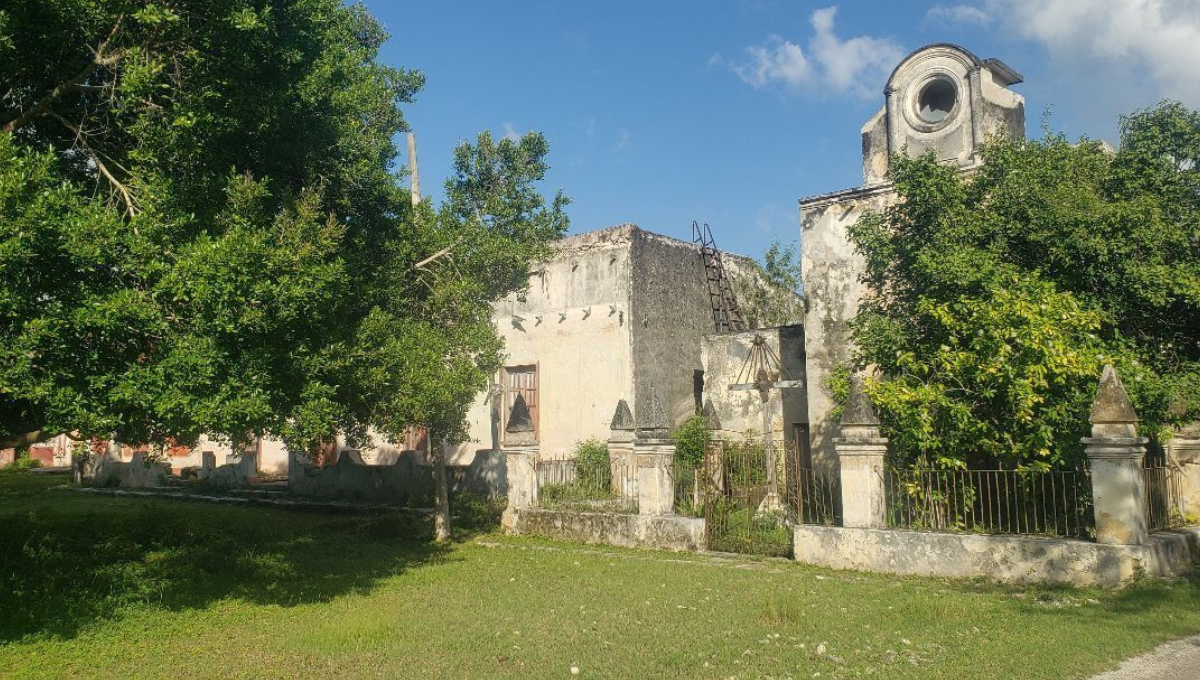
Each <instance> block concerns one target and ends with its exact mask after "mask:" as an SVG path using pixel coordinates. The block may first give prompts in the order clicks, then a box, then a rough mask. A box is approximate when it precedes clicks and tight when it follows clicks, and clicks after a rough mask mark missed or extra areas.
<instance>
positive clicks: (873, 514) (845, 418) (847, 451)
mask: <svg viewBox="0 0 1200 680" xmlns="http://www.w3.org/2000/svg"><path fill="white" fill-rule="evenodd" d="M841 434H842V436H841V437H838V438H837V439H834V440H833V445H834V448H835V450H836V451H837V456H838V464H839V466H840V468H841V469H840V472H841V486H842V526H844V527H855V528H862V529H881V528H884V527H886V526H887V517H886V507H887V506H886V500H885V499H884V493H885V489H884V482H883V475H884V457H885V456H886V455H887V444H888V440H887V439H886V438H885V437H882V436H880V434H879V417H878V416H876V415H875V409H874V407H872V406H871V400H870V399H868V398H867V394H866V392H865V391H864V390H863V375H862V374H855V375H853V376H852V377H851V379H850V398H849V399H848V400H847V402H846V409H845V411H844V412H843V413H842V433H841Z"/></svg>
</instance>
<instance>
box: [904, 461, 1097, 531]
mask: <svg viewBox="0 0 1200 680" xmlns="http://www.w3.org/2000/svg"><path fill="white" fill-rule="evenodd" d="M884 490H885V497H886V500H887V524H888V526H889V527H894V528H901V529H924V530H932V531H967V532H975V533H984V534H1037V535H1044V536H1071V537H1078V538H1084V537H1087V536H1089V535H1091V534H1092V533H1094V530H1093V525H1094V521H1093V517H1092V505H1091V480H1090V478H1089V476H1088V473H1087V471H1086V470H1085V469H1077V470H1049V471H1034V470H912V469H891V470H888V471H887V472H886V474H885V476H884Z"/></svg>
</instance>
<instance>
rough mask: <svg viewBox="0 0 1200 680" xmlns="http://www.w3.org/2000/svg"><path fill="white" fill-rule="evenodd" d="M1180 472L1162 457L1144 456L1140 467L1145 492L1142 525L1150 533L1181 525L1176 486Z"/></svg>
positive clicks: (1181, 519) (1181, 513)
mask: <svg viewBox="0 0 1200 680" xmlns="http://www.w3.org/2000/svg"><path fill="white" fill-rule="evenodd" d="M1180 477H1181V472H1180V469H1179V468H1178V467H1177V466H1173V465H1171V464H1170V462H1169V461H1167V460H1166V458H1165V457H1164V456H1153V455H1150V456H1147V457H1146V465H1145V466H1144V467H1143V468H1142V483H1143V486H1144V488H1145V493H1146V525H1147V526H1148V527H1149V529H1150V531H1162V530H1164V529H1174V528H1176V527H1180V526H1183V524H1184V517H1183V511H1182V507H1181V505H1180V493H1179V485H1180V481H1181V479H1180Z"/></svg>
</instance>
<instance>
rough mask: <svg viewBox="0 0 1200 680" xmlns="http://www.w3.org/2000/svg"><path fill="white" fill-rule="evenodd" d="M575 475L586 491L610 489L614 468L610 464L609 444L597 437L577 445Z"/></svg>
mask: <svg viewBox="0 0 1200 680" xmlns="http://www.w3.org/2000/svg"><path fill="white" fill-rule="evenodd" d="M575 473H576V479H577V480H578V483H579V484H580V485H581V486H583V487H584V488H586V489H608V488H609V486H610V485H611V484H612V468H610V467H609V463H608V444H607V443H606V442H604V441H602V440H600V439H596V438H595V437H593V438H591V439H585V440H584V441H581V442H577V443H576V444H575Z"/></svg>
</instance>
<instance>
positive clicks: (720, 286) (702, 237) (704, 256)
mask: <svg viewBox="0 0 1200 680" xmlns="http://www.w3.org/2000/svg"><path fill="white" fill-rule="evenodd" d="M692 242H693V243H695V244H696V245H698V246H700V259H701V260H702V261H703V262H704V278H705V280H706V282H707V283H708V299H709V302H710V304H711V305H712V313H713V324H714V325H715V326H716V330H717V332H718V333H724V332H726V331H744V330H746V322H745V320H744V319H743V318H742V310H741V308H739V307H738V303H737V298H736V297H734V295H733V288H731V287H730V285H729V277H728V276H727V275H726V274H725V263H724V261H723V260H722V258H721V251H720V250H717V244H716V241H714V240H713V235H712V230H711V229H710V228H709V227H708V224H707V223H705V224H704V226H703V227H701V226H700V224H699V223H698V222H696V221H695V220H693V221H692Z"/></svg>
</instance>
